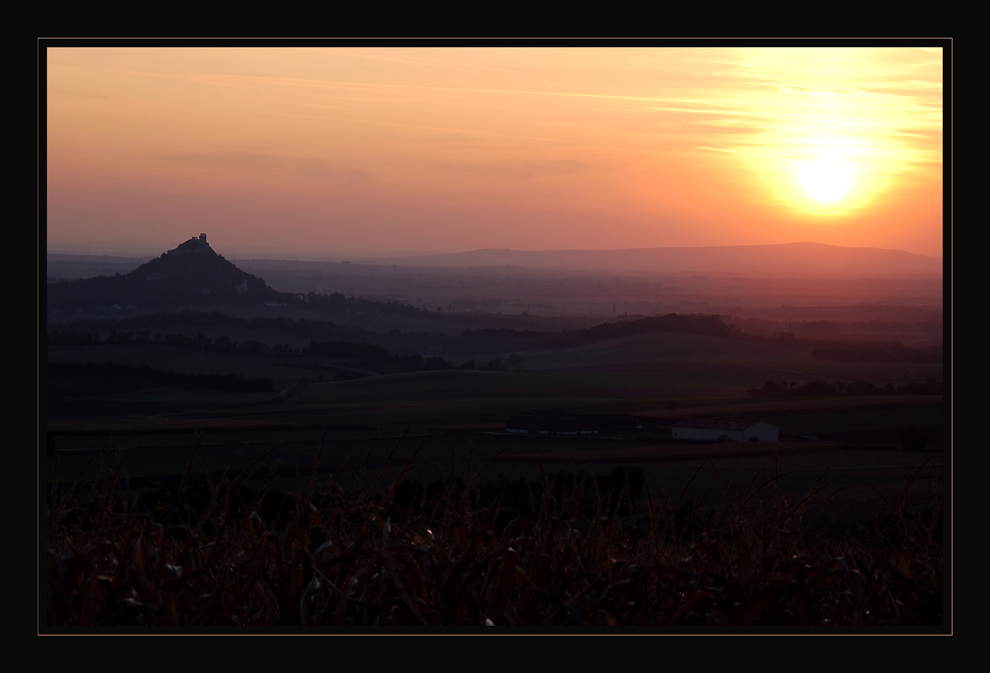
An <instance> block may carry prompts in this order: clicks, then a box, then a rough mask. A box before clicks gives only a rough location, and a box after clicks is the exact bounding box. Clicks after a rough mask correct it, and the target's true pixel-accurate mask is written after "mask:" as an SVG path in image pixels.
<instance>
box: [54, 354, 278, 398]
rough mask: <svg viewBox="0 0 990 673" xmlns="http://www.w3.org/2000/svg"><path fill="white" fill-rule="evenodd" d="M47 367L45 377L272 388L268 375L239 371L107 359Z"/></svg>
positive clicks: (256, 389) (240, 389)
mask: <svg viewBox="0 0 990 673" xmlns="http://www.w3.org/2000/svg"><path fill="white" fill-rule="evenodd" d="M47 370H48V372H47V373H48V378H49V380H58V379H68V378H89V379H90V380H101V381H107V380H112V379H129V380H130V381H131V382H132V383H134V382H138V383H141V384H164V385H172V384H175V385H181V386H186V387H189V388H204V389H207V390H222V391H227V392H238V393H267V392H273V391H274V390H275V383H274V382H273V381H272V380H271V379H270V378H258V379H245V378H244V377H243V376H241V375H239V374H192V373H185V372H175V371H166V370H163V369H155V368H152V367H149V366H147V365H143V364H142V365H137V366H136V367H129V366H127V365H115V364H113V363H110V362H107V363H104V364H93V363H82V364H78V363H73V364H69V363H55V362H49V363H47Z"/></svg>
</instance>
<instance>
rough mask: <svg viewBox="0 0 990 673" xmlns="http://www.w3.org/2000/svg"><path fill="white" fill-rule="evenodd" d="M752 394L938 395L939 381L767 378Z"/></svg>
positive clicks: (805, 395) (751, 389) (802, 395)
mask: <svg viewBox="0 0 990 673" xmlns="http://www.w3.org/2000/svg"><path fill="white" fill-rule="evenodd" d="M749 394H750V396H752V397H829V396H834V395H897V394H901V395H941V394H942V383H941V382H939V381H937V380H936V379H928V381H927V383H907V384H904V385H901V386H896V387H895V386H894V384H892V383H888V384H886V385H885V386H883V387H880V386H877V385H874V384H872V383H870V382H869V381H854V382H853V383H842V382H836V383H827V382H825V381H822V380H820V379H815V380H814V381H809V382H807V383H801V384H799V383H796V382H794V381H792V382H789V383H788V382H787V381H780V382H777V381H767V382H766V383H764V384H763V385H762V386H760V387H759V388H758V387H756V386H752V387H750V389H749Z"/></svg>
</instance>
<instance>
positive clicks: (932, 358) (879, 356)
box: [811, 341, 942, 363]
mask: <svg viewBox="0 0 990 673" xmlns="http://www.w3.org/2000/svg"><path fill="white" fill-rule="evenodd" d="M811 355H812V356H813V357H814V358H815V359H816V360H838V361H841V362H907V363H911V362H915V363H925V362H927V363H941V362H942V346H940V345H939V346H933V347H932V348H909V347H908V346H905V345H904V344H902V343H901V342H900V341H891V342H888V343H885V344H869V345H865V344H849V345H844V346H835V347H831V348H817V349H815V350H813V351H812V352H811Z"/></svg>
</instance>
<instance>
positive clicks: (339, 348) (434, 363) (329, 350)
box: [303, 341, 454, 374]
mask: <svg viewBox="0 0 990 673" xmlns="http://www.w3.org/2000/svg"><path fill="white" fill-rule="evenodd" d="M303 354H304V355H307V356H311V357H326V358H341V359H348V360H358V361H359V362H360V363H361V364H362V365H363V366H365V367H367V368H369V369H374V370H376V371H380V372H382V373H385V374H393V373H401V372H415V371H422V370H443V369H454V364H453V363H452V362H449V361H447V360H445V359H443V358H442V357H440V356H435V357H428V358H424V357H423V356H422V355H407V354H401V355H395V354H393V353H390V352H388V351H387V350H385V349H384V348H382V347H381V346H376V345H375V344H369V343H354V342H349V341H330V342H326V343H317V342H315V341H314V342H312V343H311V344H310V345H309V348H306V349H303Z"/></svg>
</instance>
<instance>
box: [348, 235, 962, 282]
mask: <svg viewBox="0 0 990 673" xmlns="http://www.w3.org/2000/svg"><path fill="white" fill-rule="evenodd" d="M355 261H357V260H355ZM363 261H367V262H370V263H375V262H377V263H381V264H399V265H403V266H419V267H448V268H464V267H472V266H475V267H477V266H521V267H528V268H540V269H553V270H561V271H565V270H566V271H595V272H605V273H618V274H658V273H660V274H662V273H799V274H826V275H831V274H843V275H873V274H924V275H935V274H938V275H940V274H942V272H943V264H942V259H941V258H939V257H928V256H925V255H918V254H915V253H910V252H904V251H903V250H886V249H882V248H847V247H843V246H838V245H826V244H824V243H811V242H804V243H778V244H771V245H738V246H719V247H693V248H630V249H625V250H532V251H531V250H512V249H509V248H501V249H497V248H485V249H481V250H473V251H471V252H458V253H448V254H442V255H422V256H417V257H398V258H390V259H377V260H371V259H368V260H363Z"/></svg>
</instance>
